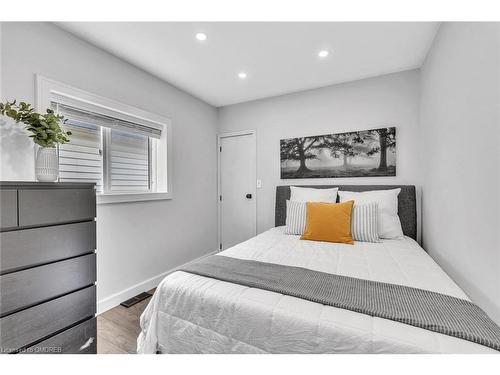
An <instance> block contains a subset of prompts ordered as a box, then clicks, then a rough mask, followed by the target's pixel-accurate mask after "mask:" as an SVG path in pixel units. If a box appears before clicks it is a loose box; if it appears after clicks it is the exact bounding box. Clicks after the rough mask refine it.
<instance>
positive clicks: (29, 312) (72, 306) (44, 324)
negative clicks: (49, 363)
mask: <svg viewBox="0 0 500 375" xmlns="http://www.w3.org/2000/svg"><path fill="white" fill-rule="evenodd" d="M95 299H96V295H95V286H91V287H89V288H86V289H82V290H79V291H77V292H74V293H71V294H68V295H66V296H63V297H60V298H56V299H54V300H52V301H49V302H46V303H43V304H41V305H38V306H34V307H31V308H29V309H26V310H23V311H20V312H17V313H15V314H11V315H8V316H6V317H3V318H1V319H0V346H1V348H2V351H3V352H4V353H5V352H9V351H13V350H18V349H20V348H23V347H26V346H29V345H30V344H31V343H33V342H35V341H38V340H41V339H43V338H44V337H46V336H49V335H50V334H52V333H54V332H57V331H61V330H63V329H64V328H66V327H68V326H70V325H72V324H75V323H77V322H79V321H82V320H84V319H86V318H90V317H93V316H94V315H95V313H96V311H95V304H96V301H95Z"/></svg>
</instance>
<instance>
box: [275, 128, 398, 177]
mask: <svg viewBox="0 0 500 375" xmlns="http://www.w3.org/2000/svg"><path fill="white" fill-rule="evenodd" d="M280 148H281V178H282V179H287V178H329V177H371V176H395V175H396V128H395V127H390V128H380V129H371V130H363V131H356V132H348V133H338V134H328V135H317V136H311V137H302V138H290V139H282V140H281V141H280Z"/></svg>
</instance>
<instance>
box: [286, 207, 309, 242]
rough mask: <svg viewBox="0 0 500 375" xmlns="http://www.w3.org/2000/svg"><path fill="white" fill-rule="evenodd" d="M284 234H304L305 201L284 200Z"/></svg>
mask: <svg viewBox="0 0 500 375" xmlns="http://www.w3.org/2000/svg"><path fill="white" fill-rule="evenodd" d="M285 225H286V226H285V234H304V228H305V227H306V202H295V201H286V223H285Z"/></svg>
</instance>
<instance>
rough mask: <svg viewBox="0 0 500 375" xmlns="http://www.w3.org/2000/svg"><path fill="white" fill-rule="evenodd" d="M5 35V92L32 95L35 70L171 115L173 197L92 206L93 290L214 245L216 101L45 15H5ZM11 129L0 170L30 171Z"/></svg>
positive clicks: (107, 291) (103, 291)
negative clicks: (36, 18)
mask: <svg viewBox="0 0 500 375" xmlns="http://www.w3.org/2000/svg"><path fill="white" fill-rule="evenodd" d="M2 42H3V44H2V60H1V64H2V75H1V78H2V94H3V97H4V98H6V99H13V98H17V99H20V100H25V101H28V102H31V103H34V82H35V73H39V74H42V75H43V76H46V77H48V78H52V79H55V80H58V81H61V82H64V83H67V84H69V85H71V86H74V87H77V88H81V89H83V90H87V91H89V92H92V93H96V94H98V95H102V96H105V97H108V98H112V99H115V100H118V101H121V102H123V103H126V104H130V105H133V106H136V107H139V108H141V109H144V110H147V111H150V112H155V113H158V114H161V115H164V116H167V117H170V118H171V120H172V128H173V137H174V150H173V155H174V156H173V157H174V168H173V173H174V175H173V184H174V185H173V193H174V199H173V200H170V201H151V202H141V203H139V202H138V203H124V204H112V205H101V206H99V207H98V210H97V222H98V225H97V226H98V243H97V247H98V298H99V300H101V301H102V300H105V299H106V298H109V297H110V296H112V295H113V294H115V293H120V292H122V291H124V290H126V289H127V288H130V287H133V286H134V285H136V284H138V283H141V282H144V281H145V280H148V279H150V278H154V277H155V276H157V275H160V274H161V273H163V272H165V271H167V270H169V269H171V268H173V267H175V266H178V265H180V264H182V263H184V262H187V261H189V260H192V259H194V258H197V257H199V256H202V255H204V254H206V253H209V252H211V251H214V250H216V248H217V227H216V220H215V218H216V215H217V206H216V205H217V201H216V196H217V184H216V158H217V156H216V121H217V114H216V109H215V108H213V107H211V106H210V105H208V104H206V103H204V102H202V101H200V100H198V99H196V98H194V97H192V96H190V95H188V94H186V93H184V92H182V91H180V90H178V89H176V88H174V87H173V86H170V85H168V84H167V83H165V82H162V81H160V80H159V79H157V78H155V77H153V76H151V75H149V74H147V73H145V72H144V71H142V70H139V69H137V68H135V67H133V66H132V65H129V64H127V63H125V62H124V61H122V60H120V59H118V58H115V57H114V56H112V55H110V54H108V53H107V52H104V51H103V50H100V49H98V48H96V47H94V46H92V45H90V44H88V43H86V42H84V41H82V40H80V39H78V38H76V37H75V36H73V35H72V34H70V33H68V32H66V31H63V30H61V29H59V28H58V27H56V26H54V25H52V24H47V23H4V25H3V32H2ZM18 129H19V127H10V128H9V129H6V128H5V127H2V129H1V132H2V134H1V156H2V157H1V159H2V162H1V163H2V164H1V172H2V175H1V178H2V180H33V179H34V156H33V149H32V145H31V142H30V140H29V139H28V138H27V137H26V135H25V134H23V133H22V132H21V131H19V130H18ZM156 281H157V279H154V280H152V281H151V282H150V283H146V284H147V285H145V286H146V287H150V286H152V284H154V282H156ZM134 293H135V291H134V290H131V291H129V292H128V296H127V298H128V297H130V295H131V294H134ZM123 299H125V295H121V296H120V297H119V298H117V299H115V300H114V301H115V302H119V301H120V300H123ZM107 302H112V301H111V300H108V301H107ZM102 306H104V305H102ZM108 306H109V304H108Z"/></svg>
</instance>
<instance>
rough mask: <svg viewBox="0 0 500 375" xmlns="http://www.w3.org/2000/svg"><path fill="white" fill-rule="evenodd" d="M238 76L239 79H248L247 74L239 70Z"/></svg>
mask: <svg viewBox="0 0 500 375" xmlns="http://www.w3.org/2000/svg"><path fill="white" fill-rule="evenodd" d="M238 78H239V79H246V78H247V74H246V73H245V72H239V73H238Z"/></svg>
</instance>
